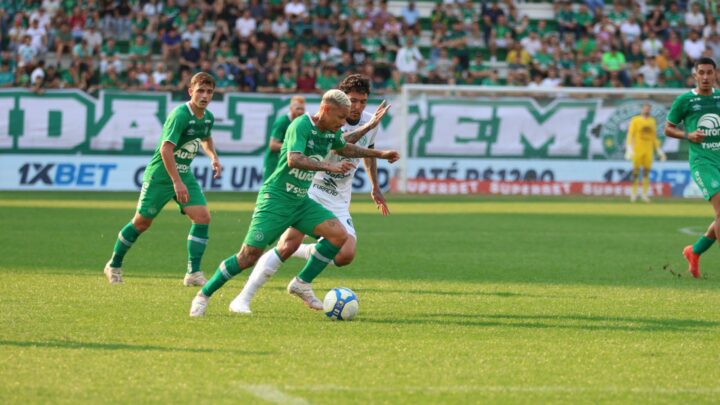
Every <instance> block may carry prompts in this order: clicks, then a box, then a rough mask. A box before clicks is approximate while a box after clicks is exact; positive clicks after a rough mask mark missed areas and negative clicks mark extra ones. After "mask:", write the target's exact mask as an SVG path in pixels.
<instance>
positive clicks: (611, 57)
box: [602, 42, 630, 87]
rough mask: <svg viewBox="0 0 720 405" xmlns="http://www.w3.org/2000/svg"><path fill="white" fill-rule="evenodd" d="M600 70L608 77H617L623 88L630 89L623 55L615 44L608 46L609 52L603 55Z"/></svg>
mask: <svg viewBox="0 0 720 405" xmlns="http://www.w3.org/2000/svg"><path fill="white" fill-rule="evenodd" d="M602 68H603V70H605V72H606V73H607V74H608V75H609V76H611V77H617V78H618V80H620V82H621V83H622V84H623V85H624V86H625V87H630V77H628V74H627V71H626V70H625V55H624V54H623V53H622V52H621V51H620V49H619V48H618V46H617V44H616V43H615V42H613V43H612V44H611V45H610V50H609V51H607V52H605V53H603V55H602Z"/></svg>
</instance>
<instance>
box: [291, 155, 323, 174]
mask: <svg viewBox="0 0 720 405" xmlns="http://www.w3.org/2000/svg"><path fill="white" fill-rule="evenodd" d="M290 162H292V165H290V164H289V163H290ZM288 165H289V166H290V167H292V168H293V169H300V170H310V171H316V172H317V171H324V170H326V169H327V168H328V165H327V163H325V162H318V161H317V160H314V159H310V158H309V157H307V156H305V155H303V154H302V153H300V152H290V154H288Z"/></svg>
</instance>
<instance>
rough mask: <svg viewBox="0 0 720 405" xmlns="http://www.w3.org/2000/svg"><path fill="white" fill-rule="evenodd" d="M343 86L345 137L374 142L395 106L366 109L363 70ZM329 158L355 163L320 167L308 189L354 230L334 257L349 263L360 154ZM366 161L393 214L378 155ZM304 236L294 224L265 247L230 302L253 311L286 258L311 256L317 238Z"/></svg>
mask: <svg viewBox="0 0 720 405" xmlns="http://www.w3.org/2000/svg"><path fill="white" fill-rule="evenodd" d="M338 89H340V90H342V92H344V93H345V94H347V96H348V98H350V114H348V117H347V120H346V123H345V125H343V127H342V131H343V138H344V139H345V141H346V142H348V143H355V144H356V145H360V146H364V147H368V148H374V147H375V136H376V135H377V125H378V124H379V123H380V120H381V119H382V117H383V116H384V115H385V113H386V112H387V110H388V108H389V107H390V106H389V105H386V104H385V102H383V103H381V104H380V106H379V107H378V108H377V110H376V111H375V114H370V113H368V112H366V111H365V106H367V102H368V97H369V95H370V80H369V78H367V77H365V76H363V75H360V74H351V75H348V76H347V77H345V78H344V79H343V81H342V82H340V85H339V86H338ZM328 160H329V161H335V162H338V161H343V160H349V161H351V162H352V163H353V165H354V167H353V169H352V170H350V171H349V172H347V173H341V174H337V173H327V172H317V173H316V174H315V177H313V181H312V186H311V187H310V191H309V192H308V195H309V196H310V198H312V199H313V200H315V201H317V202H318V203H320V204H321V205H322V206H323V207H325V208H327V209H328V210H330V211H332V213H333V214H335V216H336V217H337V218H338V219H339V220H340V223H341V224H342V225H343V226H344V227H345V230H346V231H347V232H348V235H349V237H348V238H347V240H346V241H345V243H344V244H343V246H342V247H341V249H340V252H339V253H338V254H337V256H335V259H334V260H333V261H332V264H334V265H336V266H347V265H349V264H350V263H352V261H353V259H354V258H355V251H356V246H357V234H356V232H355V225H354V224H353V221H352V217H351V216H350V200H351V197H352V182H353V178H354V176H355V171H356V170H357V169H358V164H359V163H360V159H358V158H347V157H344V156H340V155H337V154H333V153H331V154H330V156H329V157H328ZM363 164H364V165H365V171H366V172H367V176H368V179H369V180H370V184H371V187H372V189H371V192H370V196H371V198H372V199H373V202H375V204H376V205H377V207H378V209H379V210H380V212H381V213H382V215H388V214H390V210H389V209H388V206H387V203H386V201H385V197H384V196H383V193H382V191H381V190H380V185H379V184H378V178H377V161H376V159H374V158H364V159H363ZM304 237H305V234H303V233H302V232H300V231H299V230H297V229H295V228H292V227H291V228H288V230H287V231H285V233H283V235H282V236H281V237H280V241H279V242H278V243H277V246H276V247H275V248H274V249H272V250H268V251H267V252H265V254H263V255H262V257H260V259H259V260H258V262H257V264H255V268H254V269H253V271H252V273H251V274H250V277H248V281H247V282H246V283H245V286H244V287H243V289H242V292H241V293H240V294H238V296H237V297H236V298H235V299H234V300H233V301H232V302H231V303H230V311H232V312H236V313H246V314H247V313H251V312H252V311H251V310H250V302H251V300H252V298H253V296H254V295H255V293H256V292H257V291H258V289H259V288H261V287H262V286H263V285H264V284H265V283H266V282H267V281H268V280H269V279H270V278H271V277H272V276H273V275H274V274H275V273H276V272H277V271H278V269H279V268H280V266H281V265H282V263H283V262H284V261H285V260H287V259H288V258H289V257H290V256H294V257H299V258H301V259H304V260H307V259H308V258H309V257H310V255H311V254H312V252H313V249H314V248H315V247H316V244H315V243H313V244H303V243H302V242H303V238H304Z"/></svg>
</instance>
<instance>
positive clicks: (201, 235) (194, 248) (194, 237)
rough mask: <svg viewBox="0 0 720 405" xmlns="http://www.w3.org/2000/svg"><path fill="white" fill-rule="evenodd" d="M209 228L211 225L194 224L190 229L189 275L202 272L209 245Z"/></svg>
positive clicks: (188, 242)
mask: <svg viewBox="0 0 720 405" xmlns="http://www.w3.org/2000/svg"><path fill="white" fill-rule="evenodd" d="M209 227H210V225H209V224H192V226H191V227H190V234H189V235H188V238H187V250H188V268H187V272H188V273H195V272H198V271H200V262H201V261H202V256H203V253H205V247H207V243H208V228H209Z"/></svg>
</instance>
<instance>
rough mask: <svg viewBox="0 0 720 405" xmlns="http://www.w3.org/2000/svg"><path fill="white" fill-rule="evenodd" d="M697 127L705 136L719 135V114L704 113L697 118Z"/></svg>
mask: <svg viewBox="0 0 720 405" xmlns="http://www.w3.org/2000/svg"><path fill="white" fill-rule="evenodd" d="M697 127H698V129H699V130H701V131H702V132H703V134H705V136H708V137H709V136H719V135H720V116H719V115H717V114H713V113H710V114H704V115H703V116H702V117H700V119H699V120H698V123H697Z"/></svg>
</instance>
